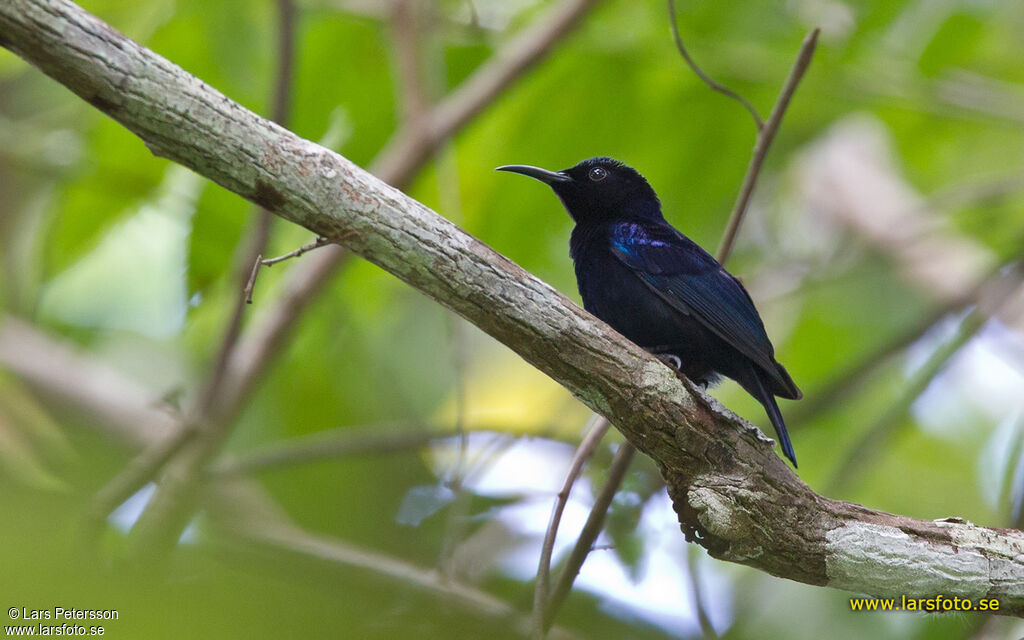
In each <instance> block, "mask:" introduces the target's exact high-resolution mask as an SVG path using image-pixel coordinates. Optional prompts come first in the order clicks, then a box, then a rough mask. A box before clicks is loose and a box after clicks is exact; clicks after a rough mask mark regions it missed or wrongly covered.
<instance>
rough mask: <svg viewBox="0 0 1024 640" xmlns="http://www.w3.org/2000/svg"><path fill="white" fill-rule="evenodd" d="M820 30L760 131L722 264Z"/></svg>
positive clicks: (802, 50)
mask: <svg viewBox="0 0 1024 640" xmlns="http://www.w3.org/2000/svg"><path fill="white" fill-rule="evenodd" d="M820 31H821V30H820V29H818V28H817V27H815V28H814V29H813V30H812V31H811V32H810V33H809V34H807V37H806V38H804V43H803V44H802V45H801V46H800V53H798V54H797V56H796V62H794V63H793V68H792V69H790V71H789V77H788V78H786V84H784V85H783V86H782V92H781V93H780V94H779V99H778V100H777V101H776V102H775V106H774V107H773V108H772V112H771V115H769V116H768V121H767V122H766V123H765V125H764V127H762V128H760V129H759V130H758V134H757V142H756V143H755V144H754V153H753V156H751V158H750V165H749V166H748V167H747V174H746V175H745V176H743V186H742V187H740V194H739V197H737V198H736V204H735V205H733V208H732V213H731V214H729V224H728V226H727V227H726V229H725V235H724V236H723V237H722V243H721V244H720V245H719V247H718V252H717V257H718V261H719V262H721V263H724V262H725V261H726V260H727V259H728V258H729V254H731V253H732V247H733V244H734V243H735V242H736V236H737V235H738V234H739V231H740V225H742V224H743V218H744V216H745V215H746V213H747V208H748V206H749V205H750V197H751V196H752V195H753V194H754V186H755V185H756V184H757V178H758V176H759V175H760V174H761V167H762V165H764V159H765V157H766V156H767V155H768V149H770V148H771V146H772V141H773V140H775V134H776V133H777V132H778V130H779V125H780V124H781V123H782V116H784V115H785V114H786V109H787V108H788V107H789V102H790V100H792V98H793V93H794V92H795V91H796V88H797V85H799V84H800V80H801V78H803V76H804V72H805V71H807V67H808V65H810V64H811V57H812V56H814V49H815V47H816V46H817V44H818V34H819V33H820Z"/></svg>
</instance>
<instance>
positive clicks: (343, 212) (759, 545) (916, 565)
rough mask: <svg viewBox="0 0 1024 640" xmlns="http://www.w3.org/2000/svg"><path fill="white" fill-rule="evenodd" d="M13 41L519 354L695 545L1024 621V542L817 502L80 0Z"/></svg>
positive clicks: (626, 356)
mask: <svg viewBox="0 0 1024 640" xmlns="http://www.w3.org/2000/svg"><path fill="white" fill-rule="evenodd" d="M44 25H45V26H44ZM0 42H3V44H4V46H5V47H7V48H10V49H11V50H13V51H15V52H16V53H18V54H19V55H21V56H22V57H24V58H26V59H27V60H29V61H30V62H31V63H33V64H35V65H36V66H38V67H39V68H41V69H42V70H43V71H45V72H46V73H47V74H49V75H51V76H52V77H54V78H55V79H57V80H59V81H60V82H62V83H63V84H64V85H65V86H67V87H68V88H70V89H71V90H72V91H75V92H76V93H78V94H79V95H81V96H82V97H83V98H84V99H86V100H88V101H89V102H90V103H91V104H93V105H95V106H96V107H97V108H99V109H101V110H102V111H104V112H105V113H107V114H109V115H111V116H112V117H114V118H115V119H117V120H118V121H119V122H121V123H122V124H123V125H125V126H126V127H127V128H129V129H130V130H131V131H133V132H135V133H136V134H137V135H138V136H139V137H141V138H142V139H143V140H144V141H145V142H146V144H147V145H148V146H149V147H150V148H151V149H152V150H153V151H154V152H156V153H157V154H160V155H163V156H166V157H168V158H169V159H172V160H174V161H176V162H179V163H181V164H183V165H185V166H188V167H190V168H192V169H193V170H195V171H197V172H199V173H201V174H202V175H204V176H206V177H208V178H210V179H212V180H214V181H216V182H218V183H219V184H221V185H223V186H224V187H226V188H228V189H231V190H233V191H235V192H236V193H239V194H241V195H243V196H244V197H246V198H249V199H251V200H253V201H256V202H258V203H260V204H262V205H265V206H266V207H267V208H269V209H271V210H273V211H274V213H275V214H276V215H278V216H281V217H283V218H285V219H287V220H290V221H292V222H295V223H297V224H300V225H302V226H305V227H306V228H308V229H310V230H311V231H313V232H314V233H317V234H320V235H324V236H327V237H329V238H335V237H337V236H339V235H340V234H341V233H342V232H344V231H345V230H348V229H355V230H357V231H359V232H360V233H359V235H358V236H355V237H353V238H352V239H351V240H349V241H347V245H348V246H349V248H350V249H351V250H352V251H353V252H356V253H358V254H359V255H361V256H363V257H365V258H366V259H368V260H370V261H371V262H374V263H375V264H378V265H380V266H381V267H382V268H384V269H386V270H388V271H389V272H391V273H392V274H394V275H395V276H396V277H398V278H400V279H402V280H403V281H405V282H407V283H408V284H410V285H411V286H414V287H415V288H417V289H419V290H420V291H422V292H423V293H425V294H426V295H428V296H431V297H433V298H434V299H436V300H438V301H440V302H443V303H444V304H445V305H446V306H448V307H449V308H451V309H452V310H453V311H456V312H457V313H459V314H460V315H462V316H463V317H465V318H466V319H468V320H469V321H471V322H473V323H474V324H476V325H477V326H479V327H480V328H481V329H482V330H484V331H485V332H487V333H489V334H490V335H491V336H493V337H494V338H496V339H497V340H499V341H501V342H503V343H504V344H506V345H508V346H509V347H510V348H511V349H513V350H514V351H515V352H516V353H518V354H519V355H520V356H522V357H523V358H524V359H525V360H526V361H528V362H530V363H531V364H533V365H534V366H535V367H537V368H538V369H539V370H540V371H542V372H544V373H546V374H547V375H549V376H550V377H552V378H553V379H555V380H556V381H558V382H560V383H561V384H562V385H564V386H565V387H566V388H568V389H569V390H570V391H571V392H573V393H574V394H575V395H576V396H577V397H578V398H579V399H580V400H581V401H583V402H584V403H585V404H587V405H588V406H589V407H591V408H592V409H594V410H595V411H597V412H599V413H601V414H602V415H604V416H606V417H607V418H608V419H609V420H610V421H611V422H612V423H613V424H615V425H616V427H617V428H618V429H619V430H620V431H621V432H622V433H623V435H624V436H625V437H626V438H627V439H628V440H629V442H630V443H632V444H633V445H634V446H636V447H637V448H638V449H640V450H641V451H643V452H644V453H646V454H648V455H650V456H651V457H652V458H653V459H654V460H655V461H656V462H657V464H658V465H659V467H660V468H661V471H662V476H663V477H664V479H665V483H666V486H667V487H668V491H669V496H670V498H671V499H672V502H673V506H674V508H675V511H676V513H677V515H678V517H679V521H680V525H681V527H682V529H683V531H684V533H685V534H686V535H687V537H688V538H689V539H690V540H695V541H697V542H699V543H700V544H701V545H702V546H703V547H705V548H706V549H707V550H708V552H709V554H710V555H712V556H713V557H716V558H719V559H722V560H727V561H731V562H736V563H739V564H744V565H747V566H751V567H754V568H757V569H760V570H762V571H766V572H768V573H771V574H773V575H776V576H780V577H785V578H789V579H792V580H798V581H801V582H806V583H809V584H814V585H821V586H830V587H834V588H839V589H844V590H848V591H855V592H864V593H868V594H871V595H875V596H880V597H892V596H898V595H901V594H905V595H907V597H929V596H933V595H935V594H948V593H954V592H955V593H959V594H961V595H962V596H963V597H967V598H980V597H987V598H996V599H999V601H1000V608H999V613H1000V614H1003V615H1017V616H1020V615H1024V553H1022V549H1024V533H1022V532H1019V531H1012V530H1006V529H996V528H985V527H979V526H976V525H974V524H971V523H968V522H964V521H962V520H959V519H944V520H939V521H923V520H915V519H913V518H909V517H906V516H900V515H894V514H888V513H884V512H881V511H876V510H873V509H869V508H866V507H863V506H860V505H856V504H852V503H848V502H843V501H839V500H832V499H829V498H825V497H822V496H820V495H817V494H816V493H814V492H813V491H811V489H810V488H809V487H808V486H807V485H806V484H804V483H803V482H802V481H801V480H800V479H799V478H798V477H797V476H796V475H795V474H794V473H793V472H792V470H790V469H789V467H788V466H787V465H786V464H785V463H784V462H783V461H782V459H781V458H779V457H778V456H777V455H776V454H775V452H774V448H773V446H772V442H771V441H770V440H769V439H767V438H765V437H764V436H763V434H761V433H760V431H758V430H757V429H756V428H754V427H752V426H751V425H749V424H748V423H746V422H744V421H743V420H742V419H740V418H738V417H736V416H735V415H733V414H731V413H729V412H728V411H726V410H725V409H723V408H722V407H721V406H720V405H719V404H718V403H717V402H715V401H714V400H713V399H709V398H704V397H698V396H697V395H695V394H694V393H692V392H691V391H689V390H688V389H687V387H686V386H684V385H682V384H681V383H680V382H679V381H678V380H677V379H676V378H675V376H674V375H673V374H672V372H671V371H670V370H669V369H668V367H666V366H665V365H664V364H663V363H661V362H660V361H658V360H657V359H655V358H654V357H653V356H651V355H650V354H648V353H646V352H644V351H643V350H642V349H640V348H639V347H637V346H636V345H634V344H632V343H630V342H629V341H627V340H625V339H624V338H623V337H622V336H621V335H619V334H617V333H616V332H614V331H613V330H611V329H610V328H609V327H608V326H607V325H605V324H604V323H602V322H600V321H599V320H597V319H596V318H594V317H593V316H591V315H590V314H588V313H586V312H585V311H583V310H582V309H580V308H579V307H577V306H576V305H574V304H572V303H571V302H570V301H569V300H568V299H567V298H565V297H564V296H562V295H561V294H559V293H558V292H556V291H555V290H553V289H552V288H551V287H549V286H547V285H545V284H544V283H542V282H540V281H539V280H537V279H536V278H534V277H533V276H531V275H530V274H528V273H527V272H525V271H524V270H522V269H521V268H519V267H517V266H516V265H515V264H513V263H512V262H510V261H509V260H508V259H506V258H504V257H503V256H501V255H499V254H497V253H496V252H494V251H493V250H492V249H490V248H488V247H487V246H486V245H484V244H483V243H481V242H479V241H478V240H476V239H474V238H472V237H471V236H469V235H467V234H465V233H463V232H462V231H460V230H459V229H458V228H457V227H455V225H453V224H452V223H451V222H449V221H447V220H445V219H444V218H442V217H440V216H438V215H437V214H435V213H434V212H432V211H430V210H429V209H427V208H426V207H425V206H423V205H422V204H420V203H418V202H416V201H414V200H412V199H411V198H409V197H408V196H405V195H404V194H402V193H401V192H399V191H397V190H395V189H393V188H391V187H389V186H387V185H385V184H383V183H381V182H380V181H379V180H377V179H376V178H374V177H373V176H371V175H369V174H368V173H366V172H365V171H363V170H362V169H360V168H358V167H356V166H355V165H354V164H352V163H351V162H349V161H348V160H346V159H345V158H342V157H341V156H339V155H337V154H336V153H334V152H332V151H330V150H328V149H324V148H322V147H320V146H318V145H316V144H314V143H312V142H309V141H307V140H303V139H301V138H299V137H298V136H296V135H294V134H292V133H290V132H288V131H287V130H285V129H282V128H281V127H279V126H276V125H273V124H271V123H269V122H267V121H266V120H264V119H262V118H260V117H258V116H256V115H255V114H253V113H251V112H249V111H247V110H246V109H245V108H243V107H242V106H240V105H238V104H237V103H234V102H232V101H231V100H230V99H228V98H227V97H226V96H224V95H223V94H221V93H219V92H217V91H216V90H214V89H212V88H211V87H209V86H208V85H206V84H205V83H202V82H200V81H198V80H197V79H196V78H194V77H192V76H190V75H189V74H187V73H186V72H185V71H183V70H182V69H180V68H179V67H177V66H175V65H173V64H172V63H170V62H168V61H167V60H165V59H163V58H161V57H160V56H158V55H156V54H155V53H153V52H152V51H149V50H148V49H145V48H144V47H141V46H139V45H138V44H136V43H134V42H132V41H131V40H129V39H127V38H125V37H124V36H122V35H120V34H118V33H117V32H116V31H114V30H113V29H111V28H110V27H109V26H107V25H105V24H103V23H102V22H100V21H99V20H97V19H96V18H95V17H93V16H90V15H89V14H88V13H86V12H85V11H83V10H81V9H80V8H78V7H76V6H75V5H73V4H71V3H70V2H67V1H65V0H9V1H8V2H6V3H0ZM153 114H159V118H154V117H153ZM190 450H191V449H190ZM183 453H185V452H183ZM199 462H204V461H199ZM169 471H171V470H170V469H169ZM172 481H173V480H172ZM139 524H140V525H141V524H142V523H141V521H140V523H139ZM172 530H173V529H169V530H167V531H164V532H163V535H164V536H169V535H170V534H169V531H172ZM176 538H177V536H176V535H175V539H176ZM152 539H154V540H156V541H157V542H158V543H163V542H165V540H161V539H160V538H159V537H154V538H152Z"/></svg>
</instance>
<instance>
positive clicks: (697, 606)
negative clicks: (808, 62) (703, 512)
mask: <svg viewBox="0 0 1024 640" xmlns="http://www.w3.org/2000/svg"><path fill="white" fill-rule="evenodd" d="M686 546H687V549H686V577H687V579H688V581H689V583H690V592H691V593H693V610H694V612H695V613H696V614H697V623H698V624H699V625H700V631H701V636H702V637H703V638H705V639H708V640H710V639H713V638H717V637H718V633H717V632H716V631H715V627H714V625H713V624H711V616H710V615H708V608H707V606H706V605H705V602H704V593H703V589H702V588H701V584H700V571H699V570H698V569H697V560H698V559H699V557H700V554H701V553H702V550H701V549H700V547H698V546H697V545H695V544H690V545H686Z"/></svg>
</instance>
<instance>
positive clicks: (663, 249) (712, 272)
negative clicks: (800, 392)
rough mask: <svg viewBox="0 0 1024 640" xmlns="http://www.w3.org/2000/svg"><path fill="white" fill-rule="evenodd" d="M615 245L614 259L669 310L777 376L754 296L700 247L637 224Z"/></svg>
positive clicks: (671, 232) (620, 229)
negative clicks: (688, 318) (691, 320)
mask: <svg viewBox="0 0 1024 640" xmlns="http://www.w3.org/2000/svg"><path fill="white" fill-rule="evenodd" d="M611 241H612V242H611V244H612V252H613V253H614V254H615V256H616V257H618V259H619V260H621V261H622V262H623V263H624V264H625V265H626V266H627V267H629V268H630V269H631V270H632V271H633V273H635V274H636V275H637V276H639V277H640V279H641V280H643V281H644V282H645V283H646V284H647V286H649V287H650V288H651V289H652V290H653V291H654V292H655V293H657V294H658V295H659V296H661V298H662V299H663V300H665V301H666V302H667V303H668V304H670V305H671V306H672V307H674V308H675V309H677V310H678V311H680V312H682V313H686V314H690V315H692V316H693V317H695V318H696V319H697V320H699V321H700V322H701V323H702V324H703V325H704V326H706V327H707V328H708V329H710V330H711V331H713V332H714V333H715V334H717V335H718V336H719V337H720V338H722V339H723V340H725V341H726V342H727V343H729V344H730V345H732V346H733V347H735V348H736V349H737V350H738V351H739V352H740V353H742V354H743V355H745V356H747V357H748V358H750V359H751V360H752V361H754V362H755V363H756V364H758V365H759V366H760V367H761V368H762V369H764V370H765V371H766V372H768V373H769V374H770V375H772V376H773V377H774V376H778V375H779V374H778V373H777V367H778V365H777V364H776V363H775V349H774V348H773V347H772V343H771V342H770V341H769V340H768V334H767V333H766V332H765V330H764V325H763V324H762V323H761V317H760V316H759V315H758V314H757V309H755V308H754V303H753V301H752V300H751V299H750V295H749V294H748V293H747V291H746V289H744V288H743V285H741V284H740V283H739V281H738V280H737V279H736V278H734V277H733V276H732V275H730V274H729V273H728V272H727V271H726V270H725V269H723V268H722V266H721V265H720V264H718V262H717V261H716V260H715V259H714V258H713V257H711V255H710V254H709V253H708V252H707V251H704V249H702V248H700V246H698V245H697V243H695V242H693V241H692V240H690V239H689V238H687V237H686V236H684V235H683V234H681V233H679V232H678V231H676V230H675V229H673V228H672V227H669V226H667V225H664V226H661V225H659V226H652V225H638V224H620V225H617V226H616V227H615V229H614V230H613V231H612V234H611ZM790 384H792V383H790Z"/></svg>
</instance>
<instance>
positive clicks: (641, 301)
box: [573, 242, 698, 348]
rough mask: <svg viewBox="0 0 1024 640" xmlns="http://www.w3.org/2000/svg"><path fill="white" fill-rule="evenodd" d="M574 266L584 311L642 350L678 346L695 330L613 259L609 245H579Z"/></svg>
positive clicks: (686, 318) (686, 316)
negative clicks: (605, 323)
mask: <svg viewBox="0 0 1024 640" xmlns="http://www.w3.org/2000/svg"><path fill="white" fill-rule="evenodd" d="M573 262H574V266H575V270H576V284H577V286H578V287H579V292H580V297H581V298H583V308H584V309H586V310H587V311H589V312H590V313H592V314H594V315H595V316H597V317H598V318H600V319H601V320H603V321H605V322H607V323H608V324H609V325H611V326H612V328H614V329H615V330H616V331H618V332H619V333H621V334H622V335H624V336H626V337H627V338H629V339H630V340H632V341H633V342H635V343H637V344H638V345H640V346H641V347H648V348H652V347H657V346H663V345H673V344H679V343H680V342H685V341H688V340H689V339H690V338H691V337H692V336H693V334H694V331H695V330H697V329H698V328H697V327H694V325H695V324H696V323H695V321H694V319H693V318H692V317H691V316H689V315H686V314H683V313H680V312H679V311H678V310H676V309H674V308H672V307H671V306H669V305H668V304H667V303H666V302H665V301H663V300H662V299H661V297H659V296H658V295H657V294H656V293H654V292H653V291H651V289H650V288H649V287H648V286H647V285H646V284H644V282H643V281H642V280H641V279H640V278H639V277H637V275H636V274H635V273H633V271H632V270H631V269H629V267H627V266H626V265H624V264H623V263H622V262H621V261H620V260H619V259H618V258H617V257H615V254H613V253H612V250H611V247H610V245H609V244H607V243H600V242H592V243H586V244H582V245H580V246H579V247H577V248H576V250H574V251H573Z"/></svg>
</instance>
